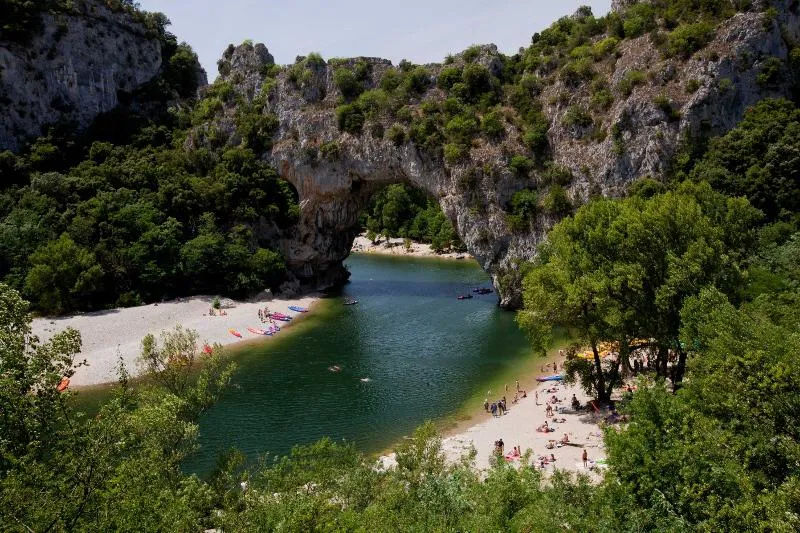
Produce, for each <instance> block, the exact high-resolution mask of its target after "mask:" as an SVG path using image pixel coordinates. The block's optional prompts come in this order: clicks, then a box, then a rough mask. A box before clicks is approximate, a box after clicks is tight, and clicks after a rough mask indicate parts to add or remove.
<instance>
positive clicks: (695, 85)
mask: <svg viewBox="0 0 800 533" xmlns="http://www.w3.org/2000/svg"><path fill="white" fill-rule="evenodd" d="M701 86H702V84H701V83H700V80H695V79H691V80H689V81H687V82H686V92H687V93H689V94H694V93H696V92H697V90H698V89H699V88H700V87H701Z"/></svg>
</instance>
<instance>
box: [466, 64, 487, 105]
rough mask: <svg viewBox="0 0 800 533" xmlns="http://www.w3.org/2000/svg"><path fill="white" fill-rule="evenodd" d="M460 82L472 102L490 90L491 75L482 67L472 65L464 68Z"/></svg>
mask: <svg viewBox="0 0 800 533" xmlns="http://www.w3.org/2000/svg"><path fill="white" fill-rule="evenodd" d="M461 80H462V82H463V83H464V85H465V86H466V90H467V96H468V99H469V100H470V101H473V102H475V101H478V99H479V98H480V97H481V96H482V95H483V94H485V93H487V92H489V91H491V90H492V83H493V82H492V75H491V74H490V73H489V70H488V69H487V68H486V67H484V66H483V65H479V64H475V63H473V64H470V65H467V66H466V67H464V71H463V73H462V75H461Z"/></svg>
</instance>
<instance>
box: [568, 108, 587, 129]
mask: <svg viewBox="0 0 800 533" xmlns="http://www.w3.org/2000/svg"><path fill="white" fill-rule="evenodd" d="M592 122H593V121H592V115H590V114H589V112H588V111H587V110H586V109H585V108H584V107H582V106H578V105H573V106H570V107H569V109H567V111H566V113H564V116H563V117H562V119H561V123H562V124H564V126H567V127H570V128H571V127H576V128H588V127H589V126H591V125H592Z"/></svg>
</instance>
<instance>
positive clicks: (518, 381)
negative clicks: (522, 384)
mask: <svg viewBox="0 0 800 533" xmlns="http://www.w3.org/2000/svg"><path fill="white" fill-rule="evenodd" d="M517 392H519V380H517Z"/></svg>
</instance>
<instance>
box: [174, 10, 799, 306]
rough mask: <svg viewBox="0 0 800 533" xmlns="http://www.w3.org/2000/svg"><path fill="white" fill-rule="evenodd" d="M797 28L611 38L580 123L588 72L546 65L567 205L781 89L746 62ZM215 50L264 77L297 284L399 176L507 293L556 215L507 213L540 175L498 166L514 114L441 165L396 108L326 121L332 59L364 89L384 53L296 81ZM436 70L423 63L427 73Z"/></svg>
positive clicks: (753, 18)
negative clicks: (293, 195) (569, 73)
mask: <svg viewBox="0 0 800 533" xmlns="http://www.w3.org/2000/svg"><path fill="white" fill-rule="evenodd" d="M620 7H622V6H620ZM798 28H800V26H799V25H798V18H797V15H796V13H795V12H794V10H793V9H792V8H790V6H789V4H788V3H787V5H785V6H782V8H781V9H780V10H779V16H778V18H777V19H776V20H768V19H766V18H765V15H764V14H763V13H759V12H748V13H740V14H738V15H736V16H734V17H733V18H731V19H729V20H727V21H726V22H724V23H722V24H721V25H720V26H719V27H718V28H717V29H716V31H715V36H714V38H713V40H712V41H711V42H710V44H709V45H708V46H707V47H706V48H705V49H703V50H701V51H699V52H697V53H695V54H693V56H692V57H690V58H688V59H685V58H674V57H673V58H665V57H664V56H663V54H661V53H660V52H659V51H658V50H657V48H656V47H655V45H654V44H653V43H652V42H651V38H650V36H644V37H640V38H638V39H634V40H627V41H624V42H623V43H621V45H620V47H619V50H618V53H617V54H616V56H615V57H614V58H613V59H612V60H610V61H606V62H602V63H600V64H598V65H597V66H596V68H597V75H598V77H600V78H605V79H606V80H607V84H608V86H609V87H610V88H612V90H614V92H615V98H614V102H613V104H612V105H611V106H610V107H609V108H608V109H605V110H603V112H602V113H598V114H596V115H594V117H593V118H594V120H593V123H592V124H591V126H588V127H583V128H576V127H574V126H567V125H565V121H564V116H565V114H566V113H567V112H568V110H569V109H570V108H575V107H579V108H585V109H589V107H590V98H591V94H590V89H589V87H587V86H586V85H588V84H584V86H579V87H575V86H570V85H566V84H565V82H564V81H562V80H561V79H560V78H558V77H556V79H555V80H554V82H552V83H549V84H547V85H546V86H545V88H544V89H543V91H542V93H541V96H540V99H541V101H542V102H543V103H545V105H544V109H543V111H544V113H545V114H546V116H547V118H548V119H549V121H550V129H549V132H548V139H549V144H550V151H551V156H552V159H553V161H554V162H555V163H556V164H558V165H561V166H563V167H565V168H567V169H569V170H570V171H571V172H572V176H573V178H572V180H571V182H570V183H569V185H568V191H569V196H570V199H571V200H572V201H573V203H574V204H580V203H582V202H585V201H587V200H588V198H589V197H590V196H592V195H596V194H602V195H606V196H621V195H623V194H625V191H626V188H627V186H628V185H629V184H630V183H631V182H632V181H634V180H635V179H637V178H640V177H643V176H648V175H649V176H652V177H656V178H658V177H661V176H663V175H664V173H665V172H667V171H668V164H669V162H670V161H671V160H672V158H673V156H674V155H675V154H676V152H677V150H678V149H679V146H680V143H681V142H682V139H684V138H686V136H698V135H714V134H719V133H724V132H725V131H727V130H729V129H731V128H732V127H734V126H735V125H736V124H737V123H738V122H739V121H740V120H741V118H742V116H743V114H744V113H745V110H746V108H747V107H749V106H751V105H753V104H755V103H756V102H757V101H759V100H760V99H762V98H766V97H775V96H781V95H786V94H788V93H789V91H790V86H791V84H792V80H791V77H792V76H790V75H788V74H787V73H783V74H784V75H782V76H779V77H777V78H776V79H774V80H771V81H769V82H764V80H760V81H759V74H761V73H762V71H763V68H764V66H765V63H766V62H768V61H770V58H778V59H780V60H781V61H784V63H783V64H784V65H785V60H786V58H787V57H788V54H789V49H788V47H787V44H786V43H787V42H790V41H791V40H792V39H796V38H797V34H798V31H799V29H798ZM602 38H603V37H602V36H601V37H599V38H598V40H599V39H602ZM226 58H227V59H228V60H231V62H230V67H231V68H230V69H229V70H227V73H226V75H225V76H224V80H225V81H228V82H230V83H232V84H233V85H234V86H235V87H236V90H237V92H239V93H240V94H241V96H243V97H244V98H245V99H247V100H248V101H252V99H253V98H254V95H258V94H261V93H262V89H263V94H264V98H265V99H266V105H265V113H273V114H274V115H275V116H277V118H278V120H279V124H280V125H279V127H278V130H277V133H276V134H275V136H274V146H273V148H272V149H271V151H270V152H269V153H267V154H265V158H266V159H268V160H269V161H270V162H271V163H272V164H273V165H274V166H275V167H276V168H277V169H278V171H279V173H280V174H281V175H282V176H283V177H284V178H286V179H287V180H288V181H289V182H290V183H292V184H293V185H294V186H295V187H296V189H297V191H298V194H299V197H300V202H301V217H300V221H299V223H298V225H297V227H296V229H295V230H294V231H293V232H292V233H291V234H290V235H288V236H286V238H285V239H284V240H283V250H284V253H285V255H286V257H287V259H288V265H289V267H290V269H291V271H292V272H293V273H294V275H295V276H296V278H297V280H299V281H300V283H301V284H302V285H305V286H314V287H321V286H329V285H331V284H333V283H336V282H338V281H341V280H342V279H346V277H347V273H346V271H345V270H344V268H343V267H342V261H343V260H344V259H345V258H346V257H347V255H348V253H349V250H350V247H351V244H352V241H353V238H354V236H355V235H356V233H357V232H358V229H359V228H358V214H359V212H360V211H361V210H362V209H363V208H364V207H365V206H366V205H367V204H368V202H369V200H370V198H371V196H372V195H373V194H375V192H377V191H378V190H380V189H381V188H383V187H385V186H386V185H387V184H391V183H399V182H405V183H409V184H412V185H414V186H416V187H419V188H421V189H423V190H425V191H427V192H428V193H429V194H430V195H431V196H432V197H434V198H436V199H437V200H438V201H439V203H440V205H441V206H442V209H443V211H444V213H445V214H446V216H447V217H448V218H449V219H450V220H451V221H452V223H453V225H454V227H455V228H456V230H457V232H458V235H459V236H460V237H461V239H462V240H463V241H464V243H465V244H466V246H467V248H468V250H469V252H470V253H471V254H472V255H473V256H474V257H475V258H476V259H477V260H478V262H479V263H480V264H481V266H482V267H483V268H484V269H485V270H486V271H487V272H489V273H490V274H491V276H492V279H493V282H494V285H495V287H496V289H497V292H498V295H499V297H500V303H501V305H503V306H506V307H515V306H517V305H519V303H520V274H519V268H518V267H519V264H520V262H521V261H524V260H529V259H531V258H532V257H534V255H535V253H536V248H537V245H538V244H539V243H540V242H541V241H542V239H543V238H544V236H545V235H546V232H547V230H548V229H549V228H550V227H552V225H553V224H554V223H555V222H556V221H557V217H555V216H548V215H539V216H538V218H537V219H536V220H535V221H534V222H532V223H531V224H530V225H529V227H528V228H527V229H526V230H524V231H519V230H518V229H512V228H511V227H510V225H509V222H508V206H509V202H510V200H511V197H512V195H513V194H514V193H515V192H516V191H518V190H520V189H522V188H525V187H531V186H534V187H535V186H536V184H537V183H538V182H539V181H540V180H541V177H540V176H539V175H538V174H536V173H535V175H533V176H531V177H524V178H521V177H518V176H516V175H515V174H514V173H512V172H511V171H510V170H509V167H508V163H509V157H510V154H515V153H525V148H524V146H523V145H522V143H521V140H520V135H519V132H518V131H516V130H515V128H514V127H513V126H511V125H510V124H506V134H505V136H504V138H503V140H502V141H488V140H485V139H483V140H477V141H475V142H473V145H472V148H471V151H470V154H469V158H468V161H466V162H463V163H457V164H448V163H446V162H445V161H444V160H443V159H442V157H441V155H437V154H434V153H431V152H429V151H426V150H424V149H422V148H420V147H418V146H416V145H415V144H414V143H412V142H411V141H409V140H404V141H402V142H399V143H398V142H393V141H392V140H390V139H388V138H387V135H385V131H386V129H387V128H389V127H390V126H391V124H392V123H393V122H394V121H395V119H391V118H388V119H387V118H386V117H383V118H382V117H373V118H372V119H369V120H368V121H367V124H366V125H365V127H364V131H363V132H362V133H360V134H359V135H351V134H349V133H343V132H341V131H340V129H339V127H338V126H337V119H336V116H335V113H334V109H335V108H336V106H337V104H339V103H341V100H342V94H341V92H340V91H339V89H337V86H336V84H335V83H334V72H335V70H336V69H337V68H341V67H342V66H343V65H344V66H348V67H351V66H353V65H355V64H356V63H358V64H360V65H362V66H363V65H366V67H367V68H366V71H367V72H368V75H367V76H366V78H365V80H364V82H363V83H364V88H365V89H372V88H375V87H376V86H377V85H378V83H379V81H380V79H381V78H382V77H383V76H384V74H385V73H386V72H387V70H389V69H392V68H394V67H392V66H391V64H390V63H389V62H388V61H385V60H381V59H376V58H356V59H350V60H337V62H336V63H335V64H334V65H331V64H325V63H324V62H317V63H315V64H313V65H310V66H307V70H308V72H307V73H304V75H303V76H301V77H300V79H298V76H297V73H296V72H295V73H294V75H293V74H291V69H284V70H283V71H282V72H281V73H280V74H278V75H277V76H276V77H274V78H270V79H266V78H265V76H264V72H265V71H266V70H268V67H270V66H271V65H272V62H273V60H272V56H270V55H269V53H268V52H267V51H266V48H263V47H262V45H256V46H255V47H254V46H252V45H245V46H244V47H239V48H236V49H234V50H229V51H228V53H227V54H226ZM299 59H302V58H299ZM343 61H344V62H343ZM476 61H477V62H479V63H481V64H483V65H484V66H487V67H488V68H490V69H496V68H499V67H502V62H503V61H504V58H503V56H502V55H500V54H498V52H497V50H496V48H495V47H494V46H485V47H482V48H481V50H480V54H479V57H478V58H477V59H476ZM464 63H465V59H464V57H463V56H456V57H455V58H454V64H455V65H459V64H464ZM298 64H299V65H302V61H301V62H300V63H298ZM441 69H442V67H441V66H440V65H427V70H428V72H429V73H430V76H431V77H432V81H433V79H434V78H436V76H437V75H438V74H439V72H440V71H441ZM633 71H639V72H640V73H641V75H642V76H641V80H642V81H641V83H639V84H638V85H635V86H634V87H633V89H632V90H631V91H629V92H628V91H621V90H618V89H615V88H617V87H618V86H619V84H620V82H621V81H622V80H623V79H624V78H625V77H626V76H629V73H631V72H633ZM546 75H547V74H546V73H541V74H540V77H542V78H544V77H545V76H546ZM431 87H432V88H431V89H429V90H428V91H427V92H426V93H425V94H424V95H422V96H421V97H420V98H419V100H418V101H416V102H414V103H412V107H413V104H420V103H421V102H424V101H434V102H441V101H442V100H443V99H444V98H445V94H444V93H443V92H442V91H441V90H439V89H437V88H436V87H435V84H432V85H431ZM234 112H235V110H234V109H228V110H226V111H225V112H224V116H223V117H221V118H220V119H219V120H218V121H217V124H216V125H217V127H219V128H220V129H221V130H222V131H227V132H228V134H229V135H230V136H231V139H233V141H232V142H238V140H237V139H236V134H235V127H234V125H233V119H232V117H233V113H234ZM189 142H190V143H191V142H192V141H191V140H190V141H189ZM331 147H335V150H333V149H331Z"/></svg>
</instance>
